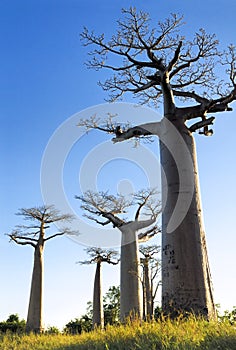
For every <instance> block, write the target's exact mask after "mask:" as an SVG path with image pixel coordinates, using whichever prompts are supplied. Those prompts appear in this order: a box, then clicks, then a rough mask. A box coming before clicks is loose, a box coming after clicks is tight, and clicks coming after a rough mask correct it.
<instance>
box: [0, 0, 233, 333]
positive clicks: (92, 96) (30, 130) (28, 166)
mask: <svg viewBox="0 0 236 350" xmlns="http://www.w3.org/2000/svg"><path fill="white" fill-rule="evenodd" d="M130 5H135V6H137V8H138V9H144V10H147V11H149V12H150V14H151V16H152V18H153V19H156V20H159V19H164V18H165V17H167V16H168V15H169V14H170V13H171V12H178V13H182V14H183V15H184V17H185V22H186V26H185V29H184V30H185V32H186V33H188V34H190V35H191V33H193V32H195V31H196V30H198V29H199V28H201V27H203V28H205V29H206V30H207V31H209V32H214V33H216V34H217V36H218V38H219V39H220V42H221V44H222V46H224V47H225V46H227V44H229V43H235V30H236V28H235V26H236V25H235V11H236V3H235V1H234V0H218V1H212V0H209V1H203V0H200V1H197V2H196V1H195V2H193V1H187V0H176V1H173V0H165V1H159V0H148V1H141V0H138V1H127V0H121V1H113V2H111V1H108V0H100V1H95V0H91V1H90V2H87V1H83V0H35V1H32V0H28V1H25V0H12V1H9V0H1V2H0V45H1V56H0V61H1V62H0V77H1V78H0V96H1V103H0V118H1V135H0V146H1V165H2V171H1V174H0V187H1V201H0V206H1V207H0V212H1V222H0V232H1V235H0V264H1V269H0V276H1V277H0V279H1V298H0V320H3V319H6V317H7V316H8V315H9V314H10V313H18V314H19V315H20V317H21V318H26V313H27V307H28V298H29V287H30V279H31V270H32V257H33V251H32V249H31V248H30V247H21V246H17V245H14V244H13V243H11V244H10V243H8V239H7V237H6V236H5V235H4V233H5V232H9V231H11V229H12V228H13V227H14V225H15V224H17V223H19V217H16V216H15V213H16V212H17V210H18V208H21V207H30V206H35V205H40V204H42V195H41V187H40V167H41V161H42V156H43V153H44V150H45V148H46V145H47V143H48V141H49V139H50V137H51V136H52V134H53V133H54V131H55V130H56V129H57V128H58V127H59V126H60V125H61V123H63V122H64V121H66V120H67V119H68V118H69V117H70V116H72V115H73V114H75V113H78V112H80V111H82V110H84V109H85V108H90V107H91V106H94V105H97V104H101V103H104V98H106V94H105V93H104V92H103V91H102V90H101V89H100V88H99V87H98V86H97V84H96V82H97V81H98V80H99V79H101V78H102V77H106V76H108V74H109V72H105V71H104V72H102V73H97V72H95V71H91V70H89V71H88V70H87V69H86V67H85V66H84V61H85V59H86V49H85V48H83V47H82V46H81V43H80V40H79V33H80V32H81V30H82V28H83V26H84V25H86V26H87V27H88V28H91V29H94V30H95V31H97V32H105V33H107V34H110V33H112V32H113V31H114V23H115V20H116V19H118V18H119V17H120V9H121V8H122V7H129V6H130ZM126 101H128V100H126ZM234 107H236V105H234ZM235 129H236V112H235V111H234V112H230V113H224V114H223V113H222V114H221V115H220V114H219V115H217V120H216V122H215V126H214V130H215V134H214V136H213V137H212V138H204V137H199V136H197V137H196V143H197V150H198V161H199V172H200V182H201V191H202V201H203V208H204V219H205V226H206V233H207V241H208V250H209V258H210V265H211V272H212V277H213V283H214V289H215V299H216V302H217V303H220V304H221V305H222V308H223V309H226V308H229V309H230V308H232V307H233V305H235V304H236V301H235V299H234V294H235V289H236V281H235V273H234V269H235V246H236V228H235V209H236V205H235V198H236V189H235V176H236V167H235ZM108 140H109V137H108V136H106V135H101V134H97V133H95V134H93V135H92V136H91V135H89V136H88V138H87V139H86V137H83V138H82V139H81V140H80V141H79V142H77V143H76V145H75V147H73V149H72V150H71V152H70V154H69V156H68V159H67V162H66V163H65V174H64V180H65V183H64V187H65V192H66V195H67V198H68V200H69V202H70V204H71V205H72V206H73V207H74V210H76V208H77V207H78V205H79V204H78V203H76V202H75V200H74V198H73V197H74V195H75V194H77V192H78V191H79V178H78V176H79V173H80V167H81V164H82V162H83V161H86V160H87V159H89V158H88V156H89V152H90V151H91V150H94V147H95V146H96V145H100V144H101V143H103V142H104V141H108ZM62 142H63V140H62ZM61 147H62V148H63V143H62V146H61ZM110 147H115V146H112V144H111V143H110ZM154 148H155V147H153V149H152V150H154ZM96 152H97V151H96ZM137 152H139V150H137ZM59 153H60V149H59V150H58V157H59V156H60V155H59ZM96 154H98V153H96ZM117 158H118V156H117ZM124 158H125V157H124ZM104 164H105V165H104V166H103V167H102V169H101V170H100V172H99V176H98V177H97V178H98V188H99V189H105V187H106V186H108V187H110V189H111V190H113V191H114V187H117V185H119V186H121V187H122V186H124V187H125V188H127V186H128V188H132V186H133V187H134V188H135V189H138V188H139V186H140V185H141V186H143V184H145V174H144V173H143V171H142V169H141V170H140V168H138V167H137V169H136V168H133V166H134V167H136V165H135V164H133V163H132V162H129V161H127V160H123V163H122V160H121V163H114V167H115V168H114V167H113V163H112V162H109V163H104ZM93 166H95V165H93ZM116 167H117V169H120V168H122V169H123V170H122V172H119V171H118V170H117V171H116V170H115V172H114V169H116ZM85 169H88V172H89V167H88V165H86V164H85ZM124 169H125V171H124ZM92 170H93V167H92ZM92 170H91V169H90V171H92ZM126 171H127V172H126ZM134 172H135V174H138V175H136V177H135V180H134V177H133V174H134ZM111 173H112V174H113V175H112V179H111V176H110V174H111ZM114 174H115V175H114ZM129 176H131V178H129ZM139 181H140V183H139ZM83 234H86V232H83ZM97 234H99V231H98V233H97ZM157 242H158V239H157ZM83 249H84V246H82V245H80V244H76V243H74V242H73V241H71V240H70V239H68V238H66V237H65V238H58V239H55V240H53V241H50V242H49V243H48V244H47V245H46V248H45V298H44V310H45V324H46V326H47V325H57V326H60V327H61V326H63V325H65V324H66V323H67V322H68V321H70V320H71V319H72V318H75V317H78V316H80V315H81V314H82V313H84V312H85V309H86V302H87V301H89V300H92V283H93V277H94V268H95V267H94V266H88V267H86V266H79V265H78V264H75V262H76V261H78V260H83V259H85V258H86V256H85V253H84V251H83ZM118 283H119V271H118V268H117V269H116V268H113V267H104V291H106V290H107V289H108V287H109V286H111V285H118Z"/></svg>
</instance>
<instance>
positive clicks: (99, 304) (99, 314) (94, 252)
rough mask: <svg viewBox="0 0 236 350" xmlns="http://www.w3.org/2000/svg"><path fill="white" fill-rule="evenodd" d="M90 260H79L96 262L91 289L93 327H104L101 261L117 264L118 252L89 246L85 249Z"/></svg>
mask: <svg viewBox="0 0 236 350" xmlns="http://www.w3.org/2000/svg"><path fill="white" fill-rule="evenodd" d="M86 252H87V254H88V255H89V256H90V258H91V259H90V260H86V261H81V262H80V264H82V265H85V264H86V265H87V264H89V265H90V264H94V263H95V264H96V273H95V278H94V289H93V328H96V327H101V328H103V327H104V310H103V295H102V272H101V267H102V266H101V265H102V263H104V262H105V263H107V264H111V265H117V264H118V262H119V259H118V253H117V251H115V250H111V249H107V250H105V249H101V248H97V247H91V248H88V249H86Z"/></svg>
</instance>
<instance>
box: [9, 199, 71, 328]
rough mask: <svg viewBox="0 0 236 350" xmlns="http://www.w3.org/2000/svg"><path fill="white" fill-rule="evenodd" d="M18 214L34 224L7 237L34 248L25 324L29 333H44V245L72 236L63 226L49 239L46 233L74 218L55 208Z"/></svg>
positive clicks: (28, 210) (22, 227) (49, 207)
mask: <svg viewBox="0 0 236 350" xmlns="http://www.w3.org/2000/svg"><path fill="white" fill-rule="evenodd" d="M17 215H20V216H23V218H24V220H26V221H30V222H32V223H30V224H27V225H17V226H16V227H15V229H14V230H13V231H12V232H11V233H10V234H8V236H9V237H10V240H11V241H13V242H15V243H17V244H20V245H30V246H32V247H33V248H34V264H33V273H32V280H31V291H30V299H29V307H28V315H27V322H26V331H27V332H30V331H33V332H36V333H40V332H42V331H43V305H42V304H43V270H44V263H43V253H44V246H45V243H46V242H47V241H49V240H51V239H52V238H55V237H58V236H62V235H65V234H73V233H74V232H73V231H71V230H70V229H69V228H67V227H64V228H63V229H61V230H60V232H56V233H54V234H51V235H49V236H46V230H47V229H49V228H50V226H51V225H52V224H54V223H57V222H61V223H64V222H65V223H68V222H70V221H71V220H72V219H73V217H72V216H71V215H69V214H61V213H60V212H59V211H58V210H56V209H55V208H54V207H53V206H47V205H44V206H41V207H33V208H28V209H26V208H22V209H20V210H19V212H18V213H17Z"/></svg>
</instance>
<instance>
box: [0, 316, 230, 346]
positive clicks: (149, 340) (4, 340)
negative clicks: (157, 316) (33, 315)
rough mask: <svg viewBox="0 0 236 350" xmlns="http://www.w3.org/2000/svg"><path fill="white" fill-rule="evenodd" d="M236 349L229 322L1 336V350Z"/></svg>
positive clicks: (169, 323) (192, 320)
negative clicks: (75, 332)
mask: <svg viewBox="0 0 236 350" xmlns="http://www.w3.org/2000/svg"><path fill="white" fill-rule="evenodd" d="M136 349H141V350H159V349H161V350H188V349H202V350H236V325H235V324H234V325H232V324H230V323H229V322H227V321H224V322H212V321H211V322H207V321H205V320H201V319H200V320H199V319H196V318H194V317H191V318H190V319H188V320H187V321H184V320H177V321H170V320H165V321H159V322H153V323H142V324H140V323H139V322H134V323H132V324H129V325H126V326H117V327H114V326H110V327H108V328H107V329H106V331H101V330H97V331H93V332H90V333H84V334H82V335H74V336H73V335H64V334H59V335H49V334H42V335H35V334H30V335H14V334H7V335H0V350H136Z"/></svg>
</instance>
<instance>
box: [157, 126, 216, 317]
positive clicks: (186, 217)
mask: <svg viewBox="0 0 236 350" xmlns="http://www.w3.org/2000/svg"><path fill="white" fill-rule="evenodd" d="M172 123H173V125H174V126H175V127H176V128H177V129H178V131H179V133H180V135H179V136H177V137H173V135H171V132H169V130H168V127H167V128H166V129H165V131H164V133H163V135H162V139H161V141H160V152H161V165H162V171H163V173H162V194H163V202H164V203H165V204H164V208H163V215H162V227H163V231H162V308H163V311H164V312H165V313H168V314H170V315H172V316H173V317H174V316H175V315H176V314H178V313H180V312H182V313H186V312H187V313H188V312H194V313H195V314H196V315H203V316H205V317H206V318H208V319H209V318H215V315H216V313H215V306H214V301H213V295H212V284H211V276H210V270H209V264H208V257H207V248H206V239H205V232H204V227H203V220H202V208H201V200H200V190H199V183H198V172H197V161H196V152H195V144H194V139H193V137H192V135H191V133H190V131H189V130H188V129H187V127H186V126H185V125H184V122H183V121H177V120H173V121H172ZM176 134H177V131H176ZM178 138H179V140H178ZM181 139H182V141H183V140H184V143H181ZM186 146H187V150H188V152H187V153H189V154H187V153H186ZM184 148H185V149H184ZM178 157H181V162H178V159H176V158H178ZM181 183H182V185H183V184H184V186H182V185H181ZM181 192H182V193H181ZM189 196H191V198H190V201H189ZM179 198H181V202H179V203H178V206H179V208H176V204H177V200H178V199H179ZM188 201H189V205H186V203H187V202H188ZM174 210H175V211H176V212H178V217H180V216H181V218H183V220H182V222H181V223H179V222H177V221H178V220H176V219H174V220H173V213H174ZM176 218H177V216H176Z"/></svg>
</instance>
